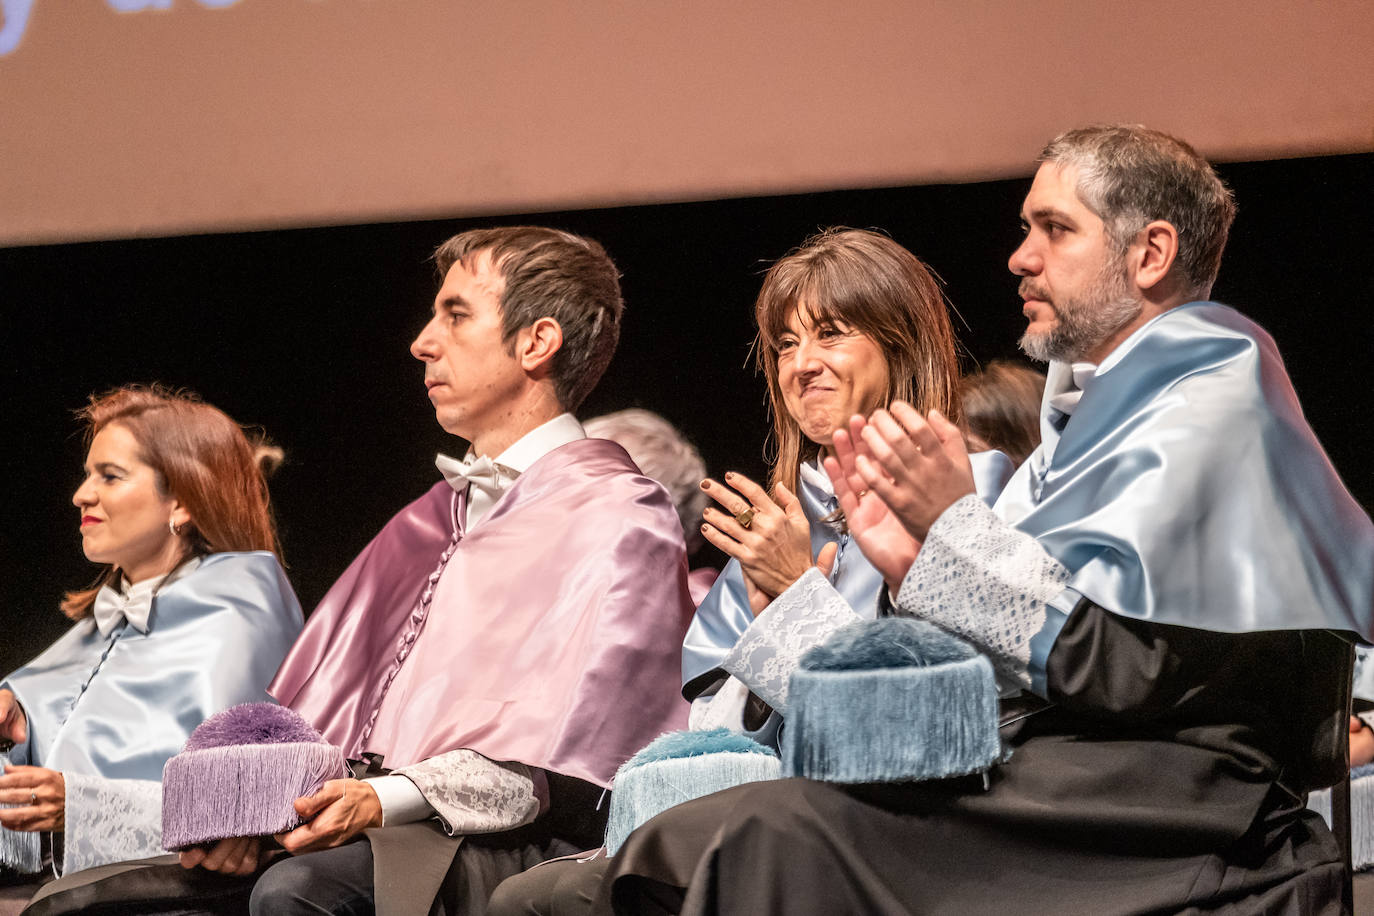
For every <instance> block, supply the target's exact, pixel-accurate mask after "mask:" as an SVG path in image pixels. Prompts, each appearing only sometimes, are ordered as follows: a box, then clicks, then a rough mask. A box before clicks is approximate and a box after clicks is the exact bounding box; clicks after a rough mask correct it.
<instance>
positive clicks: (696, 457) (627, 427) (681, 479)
mask: <svg viewBox="0 0 1374 916" xmlns="http://www.w3.org/2000/svg"><path fill="white" fill-rule="evenodd" d="M583 427H584V428H585V429H586V430H587V435H589V436H595V437H596V438H598V439H610V440H611V441H613V442H618V443H620V445H621V447H622V448H624V449H625V451H627V452H629V453H630V457H631V458H633V459H634V462H635V464H637V465H639V469H640V470H641V471H643V472H644V476H646V477H652V478H653V479H654V480H657V481H658V482H659V483H661V484H663V488H664V489H665V490H667V491H668V495H669V496H671V497H672V498H673V505H674V506H675V507H676V508H677V517H678V520H679V521H680V522H681V523H682V536H683V537H684V538H685V539H686V541H687V554H688V555H689V556H690V555H691V554H693V553H695V552H696V551H697V548H699V547H700V546H701V542H702V536H701V513H702V510H704V509H705V508H706V503H707V501H708V499H709V497H707V495H706V493H705V492H704V491H703V490H702V489H701V481H702V478H704V477H705V476H706V462H704V461H702V460H701V454H700V453H699V452H698V451H697V450H696V448H695V447H694V446H693V445H692V443H690V442H688V441H687V440H686V438H684V437H683V435H682V433H681V432H679V431H678V429H677V427H675V426H673V424H671V423H669V422H668V421H667V420H665V419H663V418H662V417H660V416H659V415H658V414H656V413H654V412H653V411H651V410H643V409H640V408H638V407H632V408H630V409H629V410H617V411H616V412H615V413H608V414H606V415H605V416H601V417H593V418H592V419H590V420H588V421H587V422H586V423H584V424H583Z"/></svg>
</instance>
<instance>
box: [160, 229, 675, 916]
mask: <svg viewBox="0 0 1374 916" xmlns="http://www.w3.org/2000/svg"><path fill="white" fill-rule="evenodd" d="M435 259H436V261H437V263H438V266H439V269H440V271H441V273H442V274H443V277H444V279H443V285H442V288H441V289H440V290H439V293H438V295H437V296H436V297H435V300H434V314H433V317H432V318H431V319H430V321H429V323H428V324H427V325H426V326H425V328H424V330H423V331H421V332H420V336H419V337H417V338H416V339H415V342H414V343H413V344H412V345H411V352H412V353H413V354H414V355H415V357H416V358H417V359H419V360H420V361H421V362H422V363H424V367H425V373H424V384H425V386H426V388H427V389H428V393H429V399H430V401H432V402H433V404H434V409H435V414H436V416H437V417H438V420H439V424H440V425H441V426H443V428H444V429H445V430H447V431H448V432H450V433H453V434H454V435H456V436H459V437H461V438H463V439H465V440H467V441H468V442H470V443H471V448H470V449H469V450H468V454H467V457H466V458H465V459H464V460H463V461H457V460H454V459H452V458H448V457H446V456H443V455H440V456H439V458H438V459H437V461H436V464H437V465H438V467H439V470H440V471H442V473H443V475H444V477H445V480H443V481H440V482H439V483H437V484H435V486H434V487H433V489H431V490H430V491H429V492H428V493H426V494H425V495H424V496H422V497H420V498H419V499H418V500H416V501H415V502H413V503H411V504H410V505H409V506H407V507H406V508H405V509H403V510H402V511H401V512H400V513H399V514H398V515H397V516H396V517H395V518H393V519H392V520H391V521H390V522H389V523H388V524H387V525H386V527H385V528H383V529H382V531H381V532H380V533H379V534H378V535H377V537H376V538H374V539H373V541H372V543H371V544H369V545H368V546H367V547H366V548H365V549H364V550H363V552H362V554H361V555H359V557H358V558H357V559H356V560H355V561H354V562H353V564H352V565H351V566H350V567H349V568H348V570H347V571H346V572H345V573H344V574H343V576H342V577H341V578H340V579H339V581H338V582H337V583H336V584H335V585H334V587H333V588H332V589H331V590H330V592H329V594H328V595H326V596H325V599H324V601H323V602H322V603H321V604H320V606H319V608H318V609H317V610H316V611H315V613H314V614H312V615H311V617H310V619H309V621H308V622H307V624H306V628H305V632H304V633H303V634H302V636H301V638H300V640H299V642H297V643H296V646H295V648H294V649H293V650H292V651H291V654H290V655H289V656H288V657H287V659H286V661H285V663H284V664H283V665H282V667H281V670H280V671H279V672H278V674H277V678H276V680H275V681H274V682H273V683H272V686H271V687H270V688H269V691H270V692H271V694H272V695H273V696H274V697H276V698H277V699H278V700H279V701H280V702H281V703H283V704H284V705H287V706H290V707H291V708H293V709H295V710H296V711H297V712H299V713H301V714H302V715H303V716H304V717H305V718H306V719H307V720H309V721H310V722H311V723H312V724H313V725H314V726H315V727H316V728H318V729H319V730H320V731H321V732H322V733H323V734H324V736H325V738H327V739H328V740H329V741H331V742H332V743H334V744H337V745H339V746H340V747H342V748H343V751H344V754H345V755H346V756H347V757H349V758H352V759H356V760H360V761H361V760H367V761H368V762H369V763H370V767H369V772H370V773H375V774H379V775H375V776H370V777H369V776H368V775H366V774H364V778H362V779H339V780H334V781H331V782H329V783H327V784H326V785H325V786H324V788H323V789H322V790H321V791H320V792H318V793H317V794H315V795H313V796H310V797H307V798H303V799H300V800H298V801H297V802H296V808H297V811H298V813H299V814H300V815H301V816H302V817H303V818H305V819H306V822H305V823H304V824H302V825H301V826H300V827H298V828H296V829H294V830H292V831H290V832H288V833H285V834H282V835H281V836H279V837H278V840H279V841H280V843H281V845H282V846H283V847H285V849H286V850H287V851H288V852H290V853H292V854H293V855H292V857H290V858H285V859H282V860H280V861H278V862H276V863H275V864H273V865H272V866H270V867H269V868H268V869H267V870H266V872H264V873H263V875H262V877H261V878H259V880H258V881H257V883H256V885H255V887H254V890H253V897H252V909H253V912H254V913H272V914H284V913H298V912H299V913H307V912H308V913H320V912H331V913H343V912H354V911H355V908H359V907H361V909H362V910H365V911H370V909H369V907H371V906H372V905H373V904H374V903H375V906H376V908H377V912H379V913H383V914H386V913H407V912H415V913H426V912H429V910H430V906H431V903H432V902H434V900H435V899H436V896H437V897H438V898H439V899H440V900H441V901H442V902H443V904H444V906H445V908H446V909H445V911H446V912H449V913H454V912H460V913H461V912H480V911H481V910H482V908H483V907H484V904H485V900H486V897H487V894H488V893H489V891H490V890H491V889H492V888H494V887H495V885H496V884H497V883H499V882H500V881H501V880H502V878H504V877H506V876H507V875H510V874H514V873H516V872H519V871H521V870H523V869H524V868H526V867H528V866H530V865H532V864H534V863H535V862H537V861H541V860H543V859H545V858H548V857H551V856H554V855H559V854H562V853H564V852H571V851H575V850H576V849H584V848H587V847H589V846H595V845H597V844H598V843H599V842H600V835H599V828H598V824H597V820H598V817H597V811H596V808H597V805H598V800H599V798H600V796H601V795H602V791H601V790H602V789H604V788H605V787H607V786H608V785H609V783H610V780H611V777H612V776H613V775H614V773H615V770H616V768H617V767H618V766H619V765H620V764H621V763H622V762H623V761H624V760H625V759H626V758H628V757H629V756H630V755H632V754H633V753H634V752H635V751H636V750H638V749H639V748H640V747H642V746H643V745H644V744H646V743H647V742H648V741H649V740H651V739H652V738H654V737H655V736H656V735H658V734H659V733H661V732H663V731H666V730H670V729H674V728H680V727H683V726H684V725H685V722H686V707H685V704H683V702H682V701H681V699H680V698H679V696H678V692H677V689H676V685H677V673H678V665H679V659H678V655H679V651H680V647H681V643H682V638H683V635H684V633H685V631H686V627H687V623H688V621H689V620H690V618H691V615H692V602H691V599H690V597H689V595H688V590H687V578H686V574H687V565H686V559H685V554H684V548H683V541H682V530H681V528H680V526H679V523H678V518H677V515H676V513H675V511H674V509H673V504H672V502H671V500H670V498H669V497H668V495H667V493H666V492H665V491H664V490H663V488H662V487H661V486H659V485H658V484H656V483H654V482H653V481H651V480H649V479H648V478H646V477H644V476H642V475H641V474H640V473H639V470H638V469H637V468H636V467H635V465H634V463H633V462H632V461H631V460H630V459H629V457H628V456H627V455H626V454H625V452H624V450H623V449H621V447H620V446H618V445H616V444H614V443H612V442H609V441H607V440H604V439H589V438H587V437H586V436H585V434H584V432H583V430H582V426H581V425H580V424H579V423H578V421H577V420H576V419H575V418H574V417H573V415H572V413H571V411H573V410H575V409H576V408H577V406H578V405H579V404H580V403H581V402H582V400H583V398H584V397H585V396H586V395H587V393H588V392H589V391H590V390H591V389H592V388H593V387H594V386H595V385H596V383H597V381H598V380H599V379H600V378H601V375H602V373H603V372H604V371H605V369H606V366H607V364H608V363H609V362H610V360H611V355H612V353H613V352H614V350H615V346H616V341H617V339H618V338H619V331H620V321H621V314H622V310H623V305H622V302H621V296H620V286H619V281H618V275H617V272H616V269H615V265H614V264H612V263H611V260H610V258H609V257H608V256H607V255H606V252H605V251H604V250H603V249H602V248H601V246H600V245H598V244H597V243H596V242H593V241H590V240H588V239H584V238H580V237H578V236H574V235H570V234H568V233H564V232H557V231H554V230H550V229H542V228H535V227H509V228H500V229H486V230H476V231H472V232H465V233H462V234H461V235H457V236H455V237H453V238H451V239H449V240H448V241H447V242H445V243H444V244H443V245H442V246H440V248H439V250H438V252H437V253H436V255H435ZM385 771H390V772H385ZM384 773H385V774H384ZM381 774H384V775H381ZM605 807H606V806H605V805H602V806H601V808H602V814H603V815H604V809H605ZM263 848H264V844H263V842H262V841H261V840H259V839H258V838H242V839H234V840H225V841H222V842H221V843H219V844H217V845H216V846H214V847H213V848H211V849H209V850H191V851H188V852H185V853H183V854H182V862H183V864H184V865H187V866H192V865H196V864H199V865H203V866H205V867H207V868H210V869H213V870H216V871H221V872H227V873H231V874H244V873H248V872H251V871H253V870H255V868H256V867H257V865H258V862H259V858H260V855H261V853H262V850H263Z"/></svg>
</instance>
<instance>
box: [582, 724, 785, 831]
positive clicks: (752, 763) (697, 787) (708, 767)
mask: <svg viewBox="0 0 1374 916" xmlns="http://www.w3.org/2000/svg"><path fill="white" fill-rule="evenodd" d="M720 732H725V734H730V733H729V732H726V730H725V729H713V730H711V731H708V732H674V733H670V734H668V735H665V736H663V737H662V738H658V739H656V740H655V741H654V742H653V744H651V745H650V747H653V745H655V744H659V743H660V742H662V741H663V740H664V738H674V737H681V739H682V740H681V741H680V742H672V743H670V746H671V744H674V743H676V744H681V745H683V746H689V747H690V746H698V745H700V746H704V745H706V744H707V743H709V742H708V741H707V740H706V739H707V738H714V739H719V738H720V737H722V736H721V735H720V734H718V733H720ZM697 737H701V739H702V740H701V741H700V742H698V741H697V740H696V738H697ZM735 737H737V738H742V739H743V740H744V741H748V742H749V743H750V744H753V745H755V746H756V747H758V748H760V750H761V751H762V753H760V751H755V750H753V749H745V750H744V751H743V752H739V751H717V752H707V753H694V754H691V755H683V756H673V757H661V758H658V759H655V760H652V761H646V762H643V763H640V764H637V765H635V766H631V765H630V764H628V763H627V764H626V765H625V766H623V767H621V768H620V771H619V772H618V773H617V774H616V777H615V790H614V791H613V792H612V793H611V811H610V816H609V818H608V820H607V822H606V853H607V855H615V853H616V851H617V850H618V849H619V848H620V846H621V844H622V843H624V842H625V838H626V837H628V836H629V835H630V831H632V830H634V829H635V828H636V827H638V826H639V825H640V824H642V823H644V822H645V821H647V820H648V819H649V818H651V817H653V816H654V815H656V814H659V813H660V812H662V811H666V810H667V809H669V808H671V807H673V806H674V805H680V804H682V803H683V802H685V801H691V800H692V799H694V798H700V797H701V796H703V795H710V794H711V793H712V792H720V791H721V790H723V789H729V788H733V787H734V786H738V785H743V784H744V783H746V782H760V781H762V780H765V779H777V778H778V766H779V764H778V758H777V757H775V756H774V755H773V752H772V751H770V750H768V749H767V748H764V747H763V746H762V745H759V744H758V743H757V742H755V741H752V740H750V739H748V738H744V737H743V736H741V735H736V736H735ZM645 750H648V748H645ZM642 753H643V751H641V752H640V754H642ZM640 754H636V755H635V759H636V760H637V759H638V758H639V756H640ZM631 762H633V761H631Z"/></svg>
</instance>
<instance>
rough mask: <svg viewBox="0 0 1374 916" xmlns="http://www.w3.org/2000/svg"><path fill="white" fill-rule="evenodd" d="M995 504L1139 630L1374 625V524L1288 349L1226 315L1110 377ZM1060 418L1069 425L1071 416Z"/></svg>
mask: <svg viewBox="0 0 1374 916" xmlns="http://www.w3.org/2000/svg"><path fill="white" fill-rule="evenodd" d="M1069 374H1070V368H1069V367H1068V366H1066V365H1063V364H1058V363H1056V364H1053V365H1051V367H1050V375H1049V380H1048V383H1047V385H1046V388H1045V402H1044V406H1043V407H1042V412H1041V415H1042V420H1043V422H1042V424H1041V426H1042V433H1043V438H1042V442H1041V445H1040V448H1039V449H1038V450H1036V451H1035V452H1034V453H1033V454H1032V455H1031V457H1030V458H1029V459H1028V460H1027V461H1026V463H1025V464H1024V465H1022V467H1021V468H1019V469H1018V470H1017V472H1016V474H1015V476H1014V477H1013V478H1012V480H1011V482H1010V483H1009V484H1008V485H1007V488H1006V490H1004V491H1003V493H1002V497H1001V499H1000V500H999V501H998V503H997V505H996V510H997V511H998V513H999V514H1000V515H1001V516H1002V517H1003V518H1004V519H1006V520H1007V521H1009V522H1011V523H1012V524H1013V525H1015V526H1016V527H1017V528H1020V529H1021V530H1023V531H1025V532H1027V533H1029V534H1031V535H1034V536H1035V537H1036V539H1037V540H1039V541H1040V543H1041V544H1042V545H1044V547H1045V549H1046V550H1047V551H1048V552H1049V553H1050V554H1051V555H1052V556H1054V557H1055V558H1056V559H1057V560H1059V562H1060V563H1062V564H1064V566H1065V567H1066V568H1067V569H1068V571H1069V573H1070V574H1071V579H1070V580H1069V583H1068V585H1069V587H1070V588H1071V589H1072V590H1074V591H1077V592H1078V593H1079V594H1081V595H1084V596H1086V597H1088V598H1089V599H1091V600H1092V601H1093V602H1095V603H1096V604H1098V605H1100V606H1102V607H1103V608H1106V609H1109V610H1111V611H1114V612H1116V613H1119V614H1122V615H1125V616H1127V617H1135V618H1139V619H1143V620H1151V621H1155V622H1158V623H1165V624H1178V625H1182V626H1191V627H1196V628H1200V629H1208V630H1216V631H1220V632H1232V633H1240V632H1250V631H1255V630H1274V629H1336V630H1348V631H1350V632H1353V633H1356V634H1358V635H1359V636H1361V637H1362V638H1364V639H1368V638H1369V636H1370V631H1371V617H1372V616H1374V526H1371V524H1370V520H1369V516H1368V515H1366V514H1365V512H1364V511H1363V510H1362V509H1361V508H1360V507H1359V505H1358V504H1357V503H1356V502H1355V500H1354V499H1353V498H1352V497H1351V496H1350V494H1349V493H1348V492H1347V491H1346V489H1345V486H1344V485H1343V484H1342V483H1341V480H1340V478H1339V477H1338V476H1337V474H1336V471H1335V469H1334V468H1333V467H1332V466H1331V462H1330V461H1329V460H1327V457H1326V454H1325V452H1323V451H1322V448H1321V445H1320V444H1319V443H1318V442H1317V439H1316V436H1314V435H1313V433H1312V430H1311V429H1310V428H1309V427H1308V425H1307V421H1306V420H1305V419H1303V415H1302V409H1301V407H1300V406H1299V405H1298V399H1297V396H1296V394H1295V393H1294V391H1293V386H1292V384H1291V382H1290V381H1289V379H1288V374H1287V372H1286V371H1285V369H1284V366H1283V361H1282V359H1281V358H1280V357H1279V353H1278V350H1277V349H1276V348H1275V346H1274V342H1273V340H1272V339H1271V338H1270V337H1269V335H1268V334H1267V333H1265V331H1264V330H1263V329H1262V328H1260V327H1259V326H1258V325H1256V324H1255V323H1254V322H1252V321H1250V320H1249V319H1248V318H1246V317H1244V316H1243V315H1241V314H1240V313H1238V312H1236V311H1235V310H1233V309H1231V308H1228V307H1227V306H1224V305H1219V304H1217V303H1214V302H1195V303H1190V304H1188V305H1184V306H1180V307H1178V308H1175V309H1171V310H1170V311H1168V312H1165V313H1164V314H1163V315H1160V316H1159V317H1158V318H1156V319H1154V320H1153V321H1151V322H1150V323H1149V324H1147V325H1145V326H1144V327H1142V328H1141V329H1140V330H1138V331H1137V332H1136V333H1135V334H1133V335H1132V336H1131V337H1130V338H1128V339H1127V340H1126V341H1125V342H1123V343H1122V344H1121V346H1119V347H1118V348H1117V349H1116V350H1114V351H1113V352H1112V353H1111V355H1110V356H1108V357H1107V359H1106V360H1105V361H1104V362H1103V363H1102V365H1101V366H1099V367H1098V370H1097V374H1096V377H1095V378H1094V379H1093V380H1092V381H1091V382H1090V383H1089V384H1088V385H1087V387H1086V388H1085V390H1084V392H1083V395H1082V398H1081V400H1080V401H1079V402H1078V404H1077V406H1076V407H1075V408H1074V410H1073V414H1072V416H1071V417H1070V418H1069V419H1068V422H1067V425H1064V427H1063V432H1062V433H1061V432H1060V431H1059V430H1058V429H1057V428H1056V424H1055V422H1054V421H1055V420H1056V412H1055V411H1054V409H1053V408H1052V407H1050V405H1049V401H1050V397H1051V396H1052V395H1053V394H1054V393H1055V392H1056V391H1058V390H1062V389H1064V387H1065V385H1066V379H1067V378H1068V377H1069ZM1057 416H1058V418H1059V419H1062V415H1057Z"/></svg>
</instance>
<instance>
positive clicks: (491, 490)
mask: <svg viewBox="0 0 1374 916" xmlns="http://www.w3.org/2000/svg"><path fill="white" fill-rule="evenodd" d="M434 466H435V467H436V468H438V469H439V472H440V473H441V474H443V475H444V479H445V480H447V481H448V485H449V486H451V487H453V489H454V490H456V491H457V492H459V493H462V492H463V491H464V490H466V489H467V488H468V484H471V485H472V486H474V487H476V488H477V489H479V490H481V491H482V492H483V493H486V494H487V495H488V496H490V497H491V498H492V499H493V500H495V499H496V498H497V497H499V496H500V495H501V493H502V491H503V490H504V489H505V483H506V481H507V480H508V479H510V478H511V477H513V476H514V475H513V474H511V473H510V471H509V469H507V468H504V467H502V466H501V465H499V464H497V463H495V462H494V461H492V460H491V459H490V458H488V457H487V456H486V455H481V456H479V457H476V458H473V457H468V458H467V459H465V460H463V461H459V460H458V459H456V458H450V457H449V456H448V455H435V456H434Z"/></svg>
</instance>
